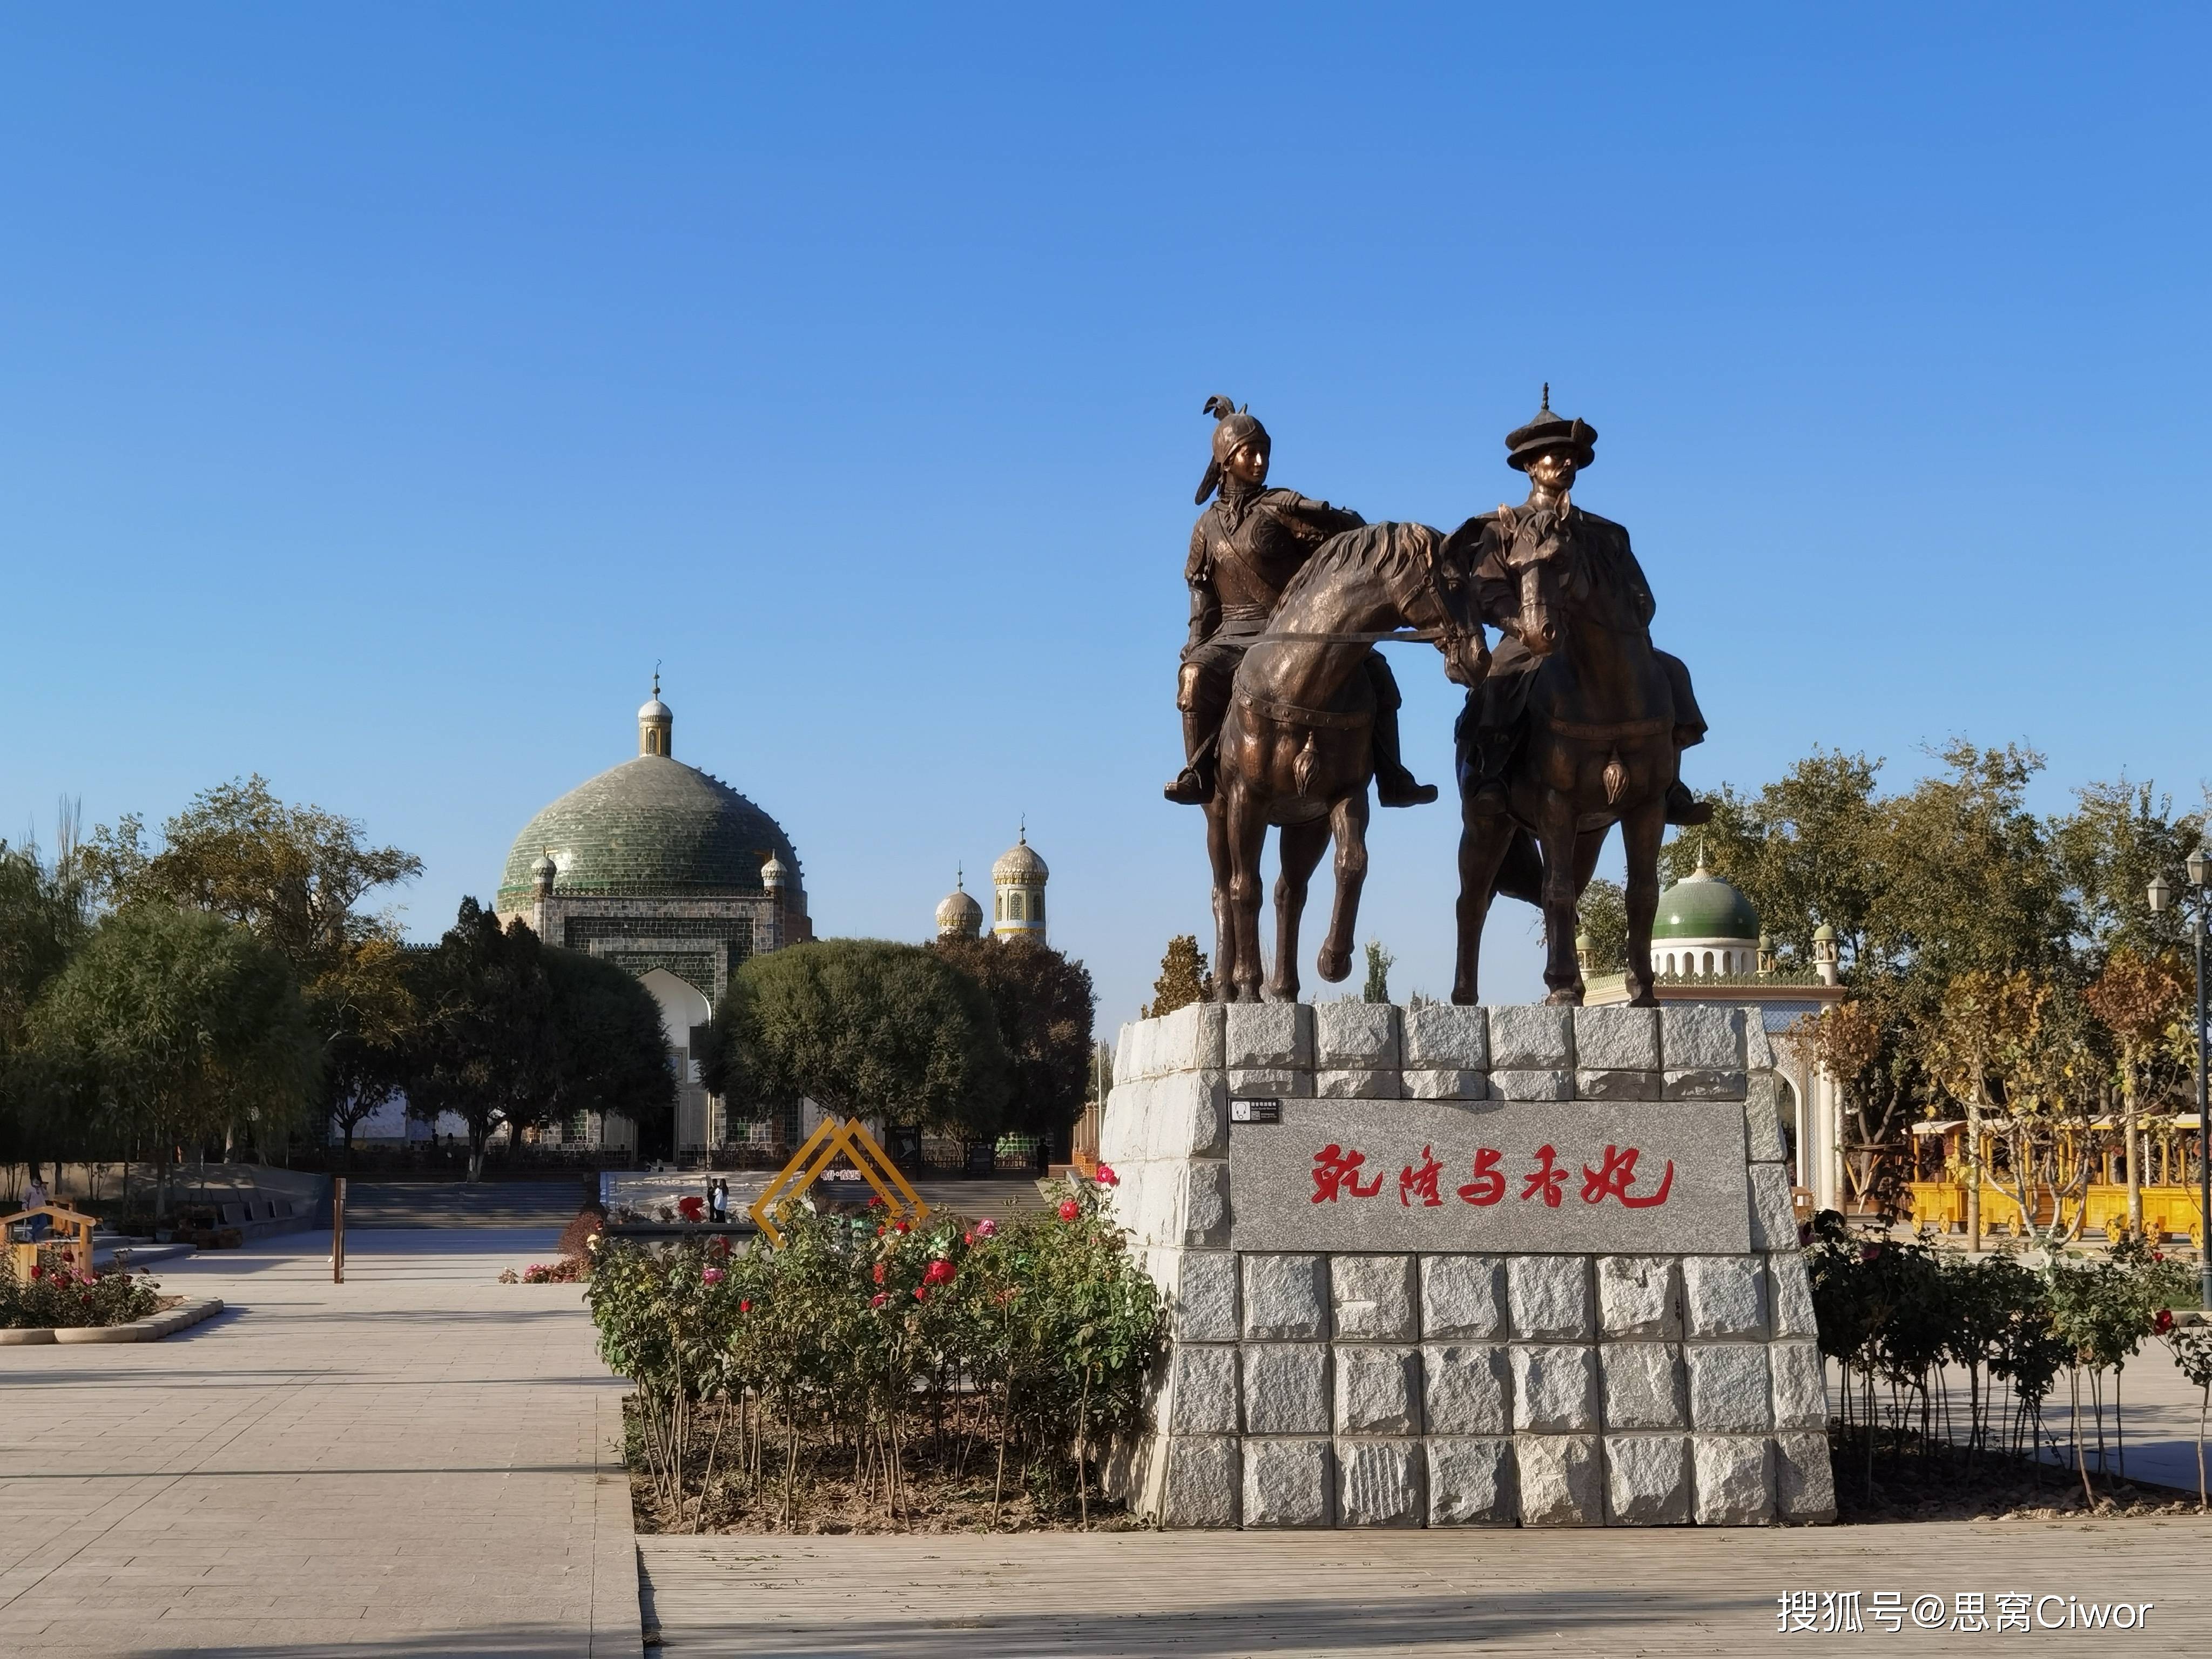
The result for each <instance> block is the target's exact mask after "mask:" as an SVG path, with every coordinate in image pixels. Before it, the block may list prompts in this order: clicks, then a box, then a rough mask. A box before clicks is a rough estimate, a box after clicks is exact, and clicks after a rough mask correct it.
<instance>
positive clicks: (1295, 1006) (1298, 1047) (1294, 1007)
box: [1222, 1002, 1314, 1072]
mask: <svg viewBox="0 0 2212 1659" xmlns="http://www.w3.org/2000/svg"><path fill="white" fill-rule="evenodd" d="M1226 1012H1227V1020H1226V1023H1225V1026H1224V1029H1223V1036H1222V1041H1223V1047H1224V1054H1223V1060H1222V1063H1223V1064H1224V1065H1225V1066H1228V1067H1229V1069H1230V1070H1231V1071H1232V1072H1233V1071H1239V1070H1255V1069H1262V1068H1289V1069H1296V1070H1304V1071H1311V1070H1312V1069H1313V1063H1314V1011H1313V1006H1312V1005H1311V1004H1310V1003H1304V1002H1232V1003H1230V1004H1229V1005H1228V1006H1227V1010H1226Z"/></svg>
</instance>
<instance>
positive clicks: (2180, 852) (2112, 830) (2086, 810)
mask: <svg viewBox="0 0 2212 1659" xmlns="http://www.w3.org/2000/svg"><path fill="white" fill-rule="evenodd" d="M2074 803H2075V805H2074V811H2071V812H2069V813H2068V814H2066V815H2065V816H2064V817H2060V818H2058V819H2057V820H2055V821H2054V822H2053V823H2052V824H2051V847H2052V850H2053V851H2054V853H2055V854H2056V855H2057V863H2058V872H2059V875H2060V878H2061V879H2062V881H2063V884H2064V888H2065V891H2066V894H2067V897H2068V900H2069V903H2070V905H2071V907H2072V911H2073V915H2072V918H2071V921H2072V927H2073V931H2074V933H2075V938H2076V939H2077V940H2078V941H2079V942H2080V945H2081V949H2082V951H2083V953H2084V955H2085V957H2086V958H2087V960H2086V962H2085V964H2084V965H2085V968H2086V969H2087V971H2088V972H2089V973H2091V974H2095V973H2097V972H2099V971H2100V970H2101V969H2102V967H2103V964H2104V962H2105V959H2106V957H2107V956H2108V955H2109V954H2110V953H2111V952H2112V951H2115V950H2119V949H2128V950H2132V951H2136V952H2137V953H2138V955H2139V956H2140V957H2155V956H2157V955H2159V954H2160V952H2162V951H2170V950H2178V949H2179V948H2181V947H2182V946H2184V945H2186V944H2187V942H2188V939H2187V924H2186V922H2185V920H2184V917H2183V913H2182V911H2181V909H2180V908H2179V906H2177V907H2175V908H2172V909H2170V910H2168V911H2167V912H2166V914H2165V915H2157V914H2155V913H2154V912H2153V911H2152V909H2151V908H2150V899H2149V896H2148V895H2149V890H2150V883H2151V878H2152V877H2154V876H2158V875H2163V876H2165V877H2166V878H2168V879H2169V880H2176V879H2179V875H2180V872H2181V866H2182V861H2183V860H2185V859H2186V858H2187V857H2188V856H2189V854H2190V853H2191V850H2192V849H2193V848H2195V847H2196V846H2197V843H2198V841H2199V839H2200V838H2201V837H2202V836H2203V833H2204V826H2205V817H2206V815H2205V814H2204V813H2203V812H2202V811H2197V812H2191V813H2185V814H2184V815H2182V816H2180V817H2175V816H2174V813H2173V803H2172V799H2171V798H2169V797H2167V796H2166V795H2162V794H2160V793H2158V792H2157V791H2156V789H2155V788H2154V787H2153V786H2152V785H2150V784H2148V783H2132V782H2130V781H2129V780H2128V779H2127V778H2126V777H2124V776H2123V777H2120V778H2118V779H2116V780H2114V781H2112V782H2109V783H2092V784H2087V785H2085V786H2084V787H2081V788H2080V789H2077V790H2075V792H2074Z"/></svg>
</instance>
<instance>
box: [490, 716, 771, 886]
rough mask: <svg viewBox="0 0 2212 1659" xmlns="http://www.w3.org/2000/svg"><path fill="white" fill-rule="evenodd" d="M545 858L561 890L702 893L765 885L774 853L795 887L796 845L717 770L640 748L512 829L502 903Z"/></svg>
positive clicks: (528, 881) (529, 882) (531, 878)
mask: <svg viewBox="0 0 2212 1659" xmlns="http://www.w3.org/2000/svg"><path fill="white" fill-rule="evenodd" d="M548 857H550V858H551V859H552V860H553V863H554V866H555V870H556V875H555V878H554V884H553V887H554V891H555V892H556V893H559V894H561V895H562V896H583V895H600V896H692V897H706V896H722V895H730V894H752V893H759V892H762V891H763V882H762V878H761V872H762V866H763V865H765V864H766V863H768V862H769V860H777V861H779V862H781V864H782V865H783V866H785V870H786V872H787V873H786V874H785V875H784V885H785V887H786V889H787V890H802V889H801V884H800V881H799V875H798V871H799V854H798V852H797V851H796V850H795V849H794V848H793V847H792V844H791V839H790V837H789V836H786V835H785V834H784V833H783V829H782V827H781V825H779V824H778V823H776V821H775V819H774V818H772V817H769V815H768V814H767V813H765V812H763V811H761V809H760V808H759V807H757V806H756V805H753V804H752V802H750V801H749V800H747V799H745V798H744V796H743V795H741V794H739V793H738V792H737V791H736V790H734V789H732V788H731V787H730V786H729V785H727V784H726V783H724V782H723V781H721V780H720V779H719V778H714V777H709V776H708V775H707V774H706V773H704V772H702V771H701V770H699V769H698V768H696V767H695V766H686V765H684V763H683V762H681V761H678V760H671V759H670V758H668V757H666V756H665V755H653V754H647V755H640V756H639V757H637V758H636V759H635V760H631V761H625V762H623V763H622V764H621V765H620V766H617V767H613V768H611V769H609V770H607V771H605V772H602V773H600V774H599V776H597V777H596V778H593V779H592V780H591V781H588V782H586V783H581V784H579V785H577V787H575V788H574V789H571V790H570V791H569V792H568V793H567V794H565V795H563V796H562V797H561V799H558V800H556V801H555V802H554V803H553V804H552V805H550V806H548V807H547V808H545V810H544V811H542V812H540V813H538V816H537V817H534V818H532V819H531V820H530V822H529V823H528V824H526V826H524V829H523V831H522V833H521V834H520V836H516V837H515V838H514V848H513V851H512V852H510V853H509V854H507V872H506V874H505V876H504V877H503V878H502V879H501V882H500V884H499V902H500V907H501V908H502V909H516V908H521V906H522V905H523V904H524V903H526V902H527V901H528V900H529V899H530V898H531V897H532V896H533V895H534V894H535V893H536V891H537V879H536V871H537V866H538V864H539V863H540V862H541V861H542V860H544V859H546V858H548Z"/></svg>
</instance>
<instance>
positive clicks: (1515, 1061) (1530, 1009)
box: [1490, 1002, 1575, 1072]
mask: <svg viewBox="0 0 2212 1659" xmlns="http://www.w3.org/2000/svg"><path fill="white" fill-rule="evenodd" d="M1574 1063H1575V1044H1574V1023H1573V1018H1572V1011H1571V1010H1570V1009H1566V1008H1557V1007H1553V1006H1550V1005H1549V1004H1547V1003H1541V1002H1531V1003H1514V1004H1510V1005H1506V1006H1499V1007H1495V1008H1492V1010H1491V1011H1490V1069H1491V1070H1492V1071H1493V1072H1502V1071H1511V1072H1564V1071H1565V1070H1567V1069H1568V1068H1570V1067H1571V1066H1573V1065H1574Z"/></svg>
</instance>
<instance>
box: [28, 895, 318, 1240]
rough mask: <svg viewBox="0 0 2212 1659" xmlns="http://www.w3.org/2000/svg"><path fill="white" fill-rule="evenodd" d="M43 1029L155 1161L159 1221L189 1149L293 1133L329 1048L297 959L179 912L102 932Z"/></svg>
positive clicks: (59, 988)
mask: <svg viewBox="0 0 2212 1659" xmlns="http://www.w3.org/2000/svg"><path fill="white" fill-rule="evenodd" d="M31 1031H32V1036H33V1041H34V1042H36V1043H37V1045H38V1046H39V1048H40V1049H41V1051H42V1052H43V1054H45V1055H46V1057H47V1058H48V1059H49V1060H51V1061H52V1063H53V1064H54V1065H55V1066H58V1068H60V1069H61V1070H62V1071H63V1072H64V1073H65V1074H66V1075H67V1076H68V1077H69V1078H70V1079H72V1080H73V1081H74V1083H75V1085H76V1087H77V1088H78V1089H79V1090H81V1091H82V1093H83V1096H84V1097H85V1098H87V1099H88V1100H89V1101H91V1102H92V1103H94V1107H95V1109H98V1110H99V1111H100V1113H101V1115H103V1116H104V1117H106V1119H107V1120H108V1123H109V1126H110V1127H111V1130H112V1134H113V1138H114V1139H117V1140H118V1141H121V1142H123V1143H124V1144H125V1145H128V1144H131V1143H132V1142H134V1141H135V1142H139V1143H143V1145H145V1146H147V1147H148V1148H149V1150H150V1151H151V1152H152V1153H153V1155H154V1158H155V1163H156V1165H157V1167H158V1169H159V1171H160V1173H159V1175H158V1176H157V1177H156V1181H155V1216H156V1217H157V1218H159V1217H161V1216H164V1215H166V1214H167V1194H168V1169H169V1165H170V1164H171V1162H172V1160H173V1153H174V1151H175V1150H176V1149H177V1148H178V1147H179V1146H180V1145H182V1144H184V1143H187V1142H190V1141H191V1140H195V1139H202V1138H204V1137H205V1136H208V1135H210V1134H213V1133H217V1132H218V1131H220V1130H221V1129H222V1128H223V1127H226V1126H227V1125H228V1123H230V1122H233V1121H236V1120H237V1119H238V1118H240V1117H241V1116H242V1117H244V1118H246V1120H247V1121H252V1122H254V1123H256V1124H259V1125H264V1126H265V1125H269V1124H272V1123H282V1122H283V1121H287V1120H289V1119H290V1118H292V1117H294V1116H296V1115H298V1114H299V1113H300V1112H301V1111H302V1110H304V1109H305V1108H306V1106H307V1102H308V1099H309V1097H310V1095H311V1091H313V1088H314V1086H315V1084H316V1066H317V1060H318V1055H317V1045H316V1043H315V1041H314V1037H313V1030H312V1028H311V1027H310V1026H309V1025H308V1023H307V1014H306V1011H305V1009H304V1008H303V1007H302V1006H301V1001H300V994H299V989H298V987H296V986H295V984H294V982H293V979H292V974H291V969H290V967H289V964H288V963H286V962H285V960H284V958H283V957H282V956H281V955H280V954H278V953H277V952H276V951H274V950H272V949H270V947H269V946H268V945H264V944H263V943H262V942H261V941H260V940H258V939H255V938H254V936H253V935H252V933H251V932H250V931H248V930H247V929H246V928H245V927H240V926H238V925H236V924H234V923H232V922H228V921H224V920H223V919H222V918H221V917H220V916H214V915H207V914H205V913H204V912H199V911H191V910H179V909H178V908H174V907H173V906H170V905H166V904H156V903H138V904H132V905H129V906H126V907H125V908H123V909H121V910H119V911H118V912H116V913H115V914H114V915H111V916H109V917H108V918H107V919H106V921H103V922H101V923H100V927H99V928H98V929H97V930H96V931H95V932H94V933H93V934H92V936H91V937H90V938H89V939H87V940H86V941H85V943H84V945H83V947H82V949H80V950H79V951H77V953H76V955H75V956H74V957H71V958H70V963H69V965H68V966H67V967H66V968H64V969H62V971H61V973H60V974H59V975H57V976H56V977H55V979H54V981H53V982H52V985H51V986H50V987H48V989H47V991H46V994H45V995H44V996H43V997H41V998H40V1000H39V1003H38V1006H37V1007H36V1008H35V1010H34V1011H33V1015H32V1019H31Z"/></svg>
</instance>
